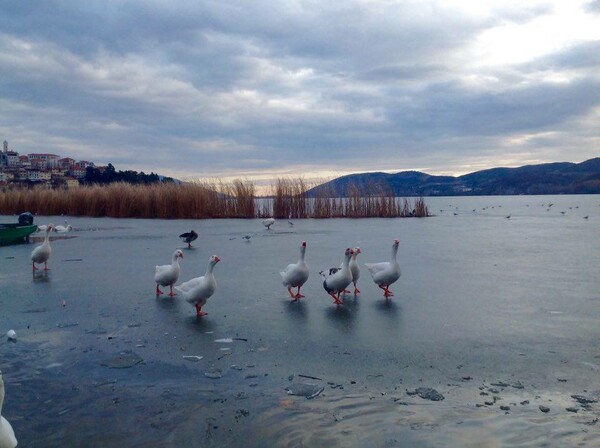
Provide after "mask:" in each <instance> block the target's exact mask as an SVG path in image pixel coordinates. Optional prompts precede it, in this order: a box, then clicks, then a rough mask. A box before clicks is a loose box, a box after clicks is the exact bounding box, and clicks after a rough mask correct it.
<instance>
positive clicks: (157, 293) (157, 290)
mask: <svg viewBox="0 0 600 448" xmlns="http://www.w3.org/2000/svg"><path fill="white" fill-rule="evenodd" d="M162 293H163V292H162V291H161V290H160V288H159V287H158V283H157V284H156V295H157V296H159V295H161V294H162Z"/></svg>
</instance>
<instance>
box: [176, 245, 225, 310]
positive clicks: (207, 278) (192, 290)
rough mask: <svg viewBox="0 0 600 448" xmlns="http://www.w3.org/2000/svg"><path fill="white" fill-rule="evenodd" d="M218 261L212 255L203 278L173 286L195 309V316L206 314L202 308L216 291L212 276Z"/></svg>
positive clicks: (214, 280)
mask: <svg viewBox="0 0 600 448" xmlns="http://www.w3.org/2000/svg"><path fill="white" fill-rule="evenodd" d="M219 261H221V259H220V258H219V257H217V256H216V255H213V256H212V257H210V258H209V260H208V267H207V268H206V274H204V276H202V277H196V278H193V279H191V280H189V281H187V282H185V283H182V284H181V285H179V286H175V289H176V290H177V291H179V292H180V293H181V294H182V295H183V298H184V299H185V300H187V301H188V302H190V303H191V304H193V305H194V306H195V307H196V315H197V316H206V315H207V314H208V313H205V312H204V311H202V307H203V306H204V305H206V302H207V300H208V299H209V298H210V296H212V295H213V294H214V292H215V290H216V289H217V280H216V279H215V276H214V274H213V269H214V268H215V265H216V264H217V263H218V262H219Z"/></svg>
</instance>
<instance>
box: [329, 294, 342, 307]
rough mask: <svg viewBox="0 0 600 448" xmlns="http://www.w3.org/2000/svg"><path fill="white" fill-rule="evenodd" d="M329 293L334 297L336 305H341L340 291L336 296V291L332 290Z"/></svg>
mask: <svg viewBox="0 0 600 448" xmlns="http://www.w3.org/2000/svg"><path fill="white" fill-rule="evenodd" d="M329 295H330V296H331V297H333V301H334V302H335V304H336V305H341V304H342V301H341V300H340V293H339V292H338V295H337V296H336V295H335V294H334V293H332V292H330V293H329Z"/></svg>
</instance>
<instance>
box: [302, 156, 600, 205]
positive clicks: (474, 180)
mask: <svg viewBox="0 0 600 448" xmlns="http://www.w3.org/2000/svg"><path fill="white" fill-rule="evenodd" d="M354 188H356V189H357V190H358V193H359V194H360V195H365V194H369V193H371V194H372V193H376V192H377V191H380V190H381V189H384V190H385V191H390V190H391V191H392V192H393V193H394V195H396V196H472V195H519V194H585V193H588V194H589V193H596V194H598V193H600V157H596V158H594V159H590V160H586V161H585V162H581V163H570V162H560V163H544V164H540V165H527V166H522V167H519V168H492V169H488V170H482V171H476V172H474V173H470V174H465V175H464V176H458V177H454V176H432V175H429V174H427V173H421V172H419V171H403V172H400V173H396V174H390V173H363V174H350V175H348V176H342V177H338V178H337V179H334V180H331V181H329V182H326V183H324V184H321V185H319V186H317V187H315V188H312V189H311V190H309V192H308V194H309V196H317V195H330V196H338V197H339V196H341V197H344V196H348V195H349V193H351V191H352V189H354Z"/></svg>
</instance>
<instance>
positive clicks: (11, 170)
mask: <svg viewBox="0 0 600 448" xmlns="http://www.w3.org/2000/svg"><path fill="white" fill-rule="evenodd" d="M87 167H93V168H96V169H98V170H99V171H101V172H102V171H104V170H105V169H106V168H107V167H105V166H96V165H94V163H93V162H88V161H87V160H79V161H76V160H75V159H72V158H70V157H63V158H61V157H60V156H59V155H56V154H40V153H31V154H27V155H20V154H19V153H18V152H16V151H11V150H10V149H9V148H8V142H7V141H6V140H5V141H4V143H3V146H2V152H0V187H2V186H27V187H36V188H74V187H78V186H79V185H80V183H81V181H82V180H83V179H84V178H85V174H86V168H87Z"/></svg>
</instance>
